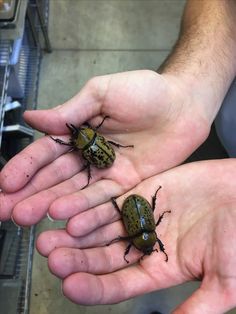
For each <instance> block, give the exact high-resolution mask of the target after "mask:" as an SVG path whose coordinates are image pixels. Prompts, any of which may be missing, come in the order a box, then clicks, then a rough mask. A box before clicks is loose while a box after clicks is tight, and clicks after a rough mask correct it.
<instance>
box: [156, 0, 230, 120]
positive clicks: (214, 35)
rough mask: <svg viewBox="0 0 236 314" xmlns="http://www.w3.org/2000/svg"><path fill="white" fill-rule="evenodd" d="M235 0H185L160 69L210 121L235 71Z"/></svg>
mask: <svg viewBox="0 0 236 314" xmlns="http://www.w3.org/2000/svg"><path fill="white" fill-rule="evenodd" d="M235 19H236V1H235V0H207V1H205V0H189V1H187V4H186V7H185V11H184V15H183V19H182V25H181V30H180V36H179V39H178V41H177V43H176V45H175V47H174V49H173V52H172V53H171V55H170V56H169V57H168V58H167V60H166V62H165V63H164V64H163V66H162V67H161V69H160V71H161V72H162V73H163V74H167V75H168V76H169V75H170V76H173V77H174V78H176V76H177V79H178V80H179V81H180V82H184V84H185V85H186V86H187V89H191V91H192V93H193V97H194V98H195V99H197V101H196V100H195V101H194V100H193V103H195V104H197V105H199V106H202V110H203V111H204V114H205V116H206V118H207V120H208V121H209V122H210V123H212V121H213V120H214V118H215V116H216V113H217V111H218V110H219V107H220V105H221V103H222V100H223V98H224V96H225V94H226V92H227V90H228V88H229V86H230V84H231V82H232V80H233V78H234V77H235V75H236V23H235Z"/></svg>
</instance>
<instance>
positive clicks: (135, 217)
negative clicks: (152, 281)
mask: <svg viewBox="0 0 236 314" xmlns="http://www.w3.org/2000/svg"><path fill="white" fill-rule="evenodd" d="M160 189H161V186H159V187H158V189H157V190H156V192H155V194H154V196H153V197H152V205H151V204H150V203H149V202H148V201H147V200H146V199H145V198H144V197H142V196H140V195H137V194H132V195H130V196H128V197H127V198H126V199H125V201H124V203H123V205H122V209H121V210H120V208H119V206H118V205H117V203H116V200H115V198H112V199H111V201H112V204H113V205H114V207H115V208H116V209H117V210H118V211H119V213H120V215H121V218H122V220H123V223H124V226H125V229H126V232H127V233H128V236H125V237H121V236H118V237H117V238H115V239H113V240H112V241H111V242H110V243H108V244H107V245H110V244H111V243H114V242H116V241H119V240H127V241H129V245H128V246H127V247H126V249H125V252H124V260H125V261H126V262H127V263H129V261H128V260H127V259H126V256H127V255H128V254H129V251H130V248H131V246H132V245H133V246H134V247H135V248H136V249H138V250H139V251H141V252H143V255H142V256H141V258H140V260H141V259H143V257H144V256H145V255H151V254H152V253H153V252H154V251H157V252H158V250H157V249H154V245H155V244H156V242H157V243H158V244H159V247H160V251H161V252H163V253H164V254H165V261H166V262H167V261H168V255H167V254H166V252H165V247H164V244H163V243H162V242H161V240H160V239H159V238H158V237H157V234H156V231H155V229H156V227H157V226H158V225H159V224H160V222H161V221H162V219H163V217H164V215H165V214H166V213H171V211H170V210H166V211H164V212H163V213H162V214H161V215H159V218H158V220H157V222H155V219H154V214H153V213H154V210H155V207H156V199H157V193H158V191H159V190H160Z"/></svg>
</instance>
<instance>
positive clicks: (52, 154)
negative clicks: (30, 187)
mask: <svg viewBox="0 0 236 314" xmlns="http://www.w3.org/2000/svg"><path fill="white" fill-rule="evenodd" d="M67 150H68V147H65V146H63V145H58V144H57V143H55V142H54V141H52V140H51V139H50V138H49V137H48V136H44V137H42V138H40V139H39V140H37V141H35V142H34V143H32V144H30V145H29V146H27V147H26V148H25V149H24V150H22V151H21V152H20V153H19V154H17V155H16V156H14V157H13V158H12V159H11V160H10V161H9V162H8V163H7V164H6V166H5V167H4V168H3V169H2V171H1V172H0V184H1V188H2V190H3V191H4V192H7V193H12V192H16V191H18V190H19V189H21V188H22V187H23V186H25V184H26V183H27V182H29V181H30V179H31V178H32V177H33V176H34V174H35V173H36V172H37V171H38V170H39V169H40V168H42V167H43V166H45V165H47V164H49V163H50V162H52V161H53V160H55V159H56V158H58V157H59V156H60V155H62V154H63V153H65V152H66V151H67Z"/></svg>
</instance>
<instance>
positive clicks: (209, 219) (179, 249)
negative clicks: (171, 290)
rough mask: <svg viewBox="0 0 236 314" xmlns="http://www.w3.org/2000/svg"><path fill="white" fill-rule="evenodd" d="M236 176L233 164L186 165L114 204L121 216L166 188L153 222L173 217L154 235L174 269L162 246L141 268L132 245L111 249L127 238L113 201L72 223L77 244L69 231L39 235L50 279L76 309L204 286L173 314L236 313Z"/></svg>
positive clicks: (82, 214)
mask: <svg viewBox="0 0 236 314" xmlns="http://www.w3.org/2000/svg"><path fill="white" fill-rule="evenodd" d="M235 169H236V162H235V160H233V159H232V160H216V161H204V162H196V163H190V164H185V165H182V166H179V167H176V168H174V169H171V170H168V171H166V172H163V173H161V174H159V175H157V176H154V177H152V178H149V179H147V180H145V181H143V182H142V183H140V184H139V185H138V186H137V187H136V188H135V189H133V190H132V191H130V192H129V193H127V194H126V195H123V196H122V197H119V198H117V199H116V202H117V205H118V206H119V208H121V207H122V204H124V202H125V200H127V197H130V195H142V196H143V197H145V199H147V200H150V199H151V195H153V194H154V193H155V190H156V189H157V186H158V185H161V186H162V188H161V189H160V191H159V192H158V194H157V202H156V209H155V211H154V212H153V214H154V217H155V221H156V222H157V221H158V218H159V215H161V213H162V212H163V211H166V210H170V209H171V213H170V214H168V215H165V216H164V218H163V219H162V222H161V223H160V224H159V225H158V226H157V228H156V233H157V236H158V238H160V239H161V241H162V242H163V244H164V245H165V252H166V254H167V255H168V258H169V259H168V262H165V255H164V254H163V252H160V249H159V245H158V243H156V245H155V246H154V248H153V249H156V248H157V249H158V253H156V252H154V253H152V254H151V255H150V256H144V257H143V259H141V260H140V257H142V255H143V253H142V252H140V251H139V250H137V249H135V248H132V249H131V250H130V252H129V255H126V258H127V259H128V261H129V264H127V262H126V261H125V260H124V251H125V248H126V247H127V244H128V243H127V240H128V242H129V241H130V239H124V240H121V241H118V242H115V243H112V244H111V245H109V246H106V244H107V243H109V242H110V241H112V240H113V239H114V238H116V237H117V236H118V235H120V236H122V237H127V232H126V230H125V228H124V225H123V223H122V221H121V220H120V213H119V212H118V210H116V209H115V208H114V206H113V204H112V203H111V201H109V202H108V203H106V204H103V205H100V206H97V207H95V208H91V209H90V210H88V211H86V212H84V213H81V214H80V215H78V216H77V217H74V218H72V220H73V224H74V227H75V226H76V224H77V228H78V233H79V234H80V236H79V237H73V236H71V235H70V234H69V233H67V232H66V231H65V230H52V231H47V232H45V233H42V234H41V235H40V237H39V239H38V241H37V248H38V250H39V252H40V253H41V254H42V255H44V256H47V257H48V265H49V268H50V270H51V272H52V273H54V274H55V275H56V276H58V277H59V278H60V279H61V280H62V282H63V284H62V287H63V293H64V294H65V296H66V297H68V298H69V299H71V300H72V301H73V302H76V303H79V304H90V305H91V304H109V303H116V302H120V301H123V300H126V299H128V298H132V297H134V296H138V295H142V294H144V293H147V292H150V291H155V290H159V289H164V288H168V287H172V286H175V285H178V284H181V283H184V282H188V281H191V280H197V281H199V280H201V281H202V283H201V285H200V287H199V288H198V289H197V290H196V291H195V292H194V293H193V294H192V295H191V296H190V297H189V298H188V299H186V300H185V301H184V302H183V303H182V304H181V305H180V306H179V307H178V309H176V310H175V311H174V309H172V311H170V312H171V313H176V314H177V313H198V312H199V306H200V311H201V313H214V314H216V313H217V314H218V313H225V312H227V311H228V310H229V309H231V308H232V307H234V306H235V305H236V297H235V284H236V279H235V278H236V269H235V264H236V241H235V237H236V228H235V224H236V200H235V190H236V182H235ZM131 199H133V198H132V197H131ZM135 200H137V199H135ZM144 203H145V204H146V202H144ZM139 204H140V203H139ZM136 208H137V207H136ZM70 223H72V221H71V222H70ZM70 227H72V226H70ZM133 229H134V228H133ZM133 229H132V230H133ZM135 230H136V229H135ZM139 260H140V261H139ZM127 265H128V267H127ZM222 300H224V302H222Z"/></svg>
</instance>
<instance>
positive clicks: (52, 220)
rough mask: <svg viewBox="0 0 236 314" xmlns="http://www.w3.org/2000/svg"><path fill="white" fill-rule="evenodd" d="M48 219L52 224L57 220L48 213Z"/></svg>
mask: <svg viewBox="0 0 236 314" xmlns="http://www.w3.org/2000/svg"><path fill="white" fill-rule="evenodd" d="M47 217H48V219H49V220H50V221H51V222H54V221H55V220H54V219H53V218H52V217H51V216H50V215H49V213H47Z"/></svg>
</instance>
